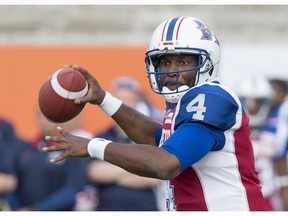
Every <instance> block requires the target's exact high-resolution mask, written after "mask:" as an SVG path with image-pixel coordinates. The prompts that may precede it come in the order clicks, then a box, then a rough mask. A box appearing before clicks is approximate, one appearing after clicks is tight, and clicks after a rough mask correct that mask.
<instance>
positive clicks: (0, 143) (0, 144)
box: [0, 119, 18, 211]
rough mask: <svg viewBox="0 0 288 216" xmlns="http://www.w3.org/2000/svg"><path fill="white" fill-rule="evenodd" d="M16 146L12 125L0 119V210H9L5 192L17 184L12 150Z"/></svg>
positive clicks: (16, 141) (14, 149) (11, 189)
mask: <svg viewBox="0 0 288 216" xmlns="http://www.w3.org/2000/svg"><path fill="white" fill-rule="evenodd" d="M17 146H18V139H17V137H16V135H15V133H14V127H13V125H12V123H10V122H9V121H8V120H6V119H0V210H2V211H7V210H10V206H9V204H8V203H7V201H6V199H5V195H6V193H8V192H10V191H13V190H14V189H15V188H16V185H17V178H16V177H15V175H14V169H13V161H14V159H15V157H14V152H15V151H16V148H17Z"/></svg>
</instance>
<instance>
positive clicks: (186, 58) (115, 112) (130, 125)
mask: <svg viewBox="0 0 288 216" xmlns="http://www.w3.org/2000/svg"><path fill="white" fill-rule="evenodd" d="M145 62H146V69H147V75H148V78H149V81H150V85H151V88H152V90H153V91H154V92H155V93H157V94H160V95H163V96H164V97H165V99H166V114H165V117H164V120H163V124H162V125H160V124H158V123H157V122H155V121H153V120H151V119H150V118H147V117H146V116H144V115H142V114H141V113H139V112H137V111H135V110H133V109H131V108H129V107H127V106H125V105H124V104H123V103H122V102H121V101H120V100H119V99H117V98H115V97H113V96H112V95H111V94H110V93H109V92H107V91H106V92H105V90H104V89H102V87H101V86H100V84H99V83H98V82H97V80H96V79H95V78H94V77H92V75H91V74H90V73H88V71H87V70H85V69H84V68H82V67H79V66H76V65H74V66H73V65H70V66H67V67H73V68H75V69H77V70H79V71H80V72H81V73H82V74H83V75H84V76H85V77H86V79H87V80H88V83H89V91H88V94H87V95H86V96H85V97H83V98H78V99H76V100H75V103H76V104H80V103H88V102H89V103H92V104H96V105H99V107H100V108H101V109H102V110H103V111H104V112H105V113H106V114H107V115H109V116H111V117H112V118H113V119H114V120H115V121H116V123H117V124H119V125H120V126H121V127H122V129H123V130H124V131H125V132H126V134H127V135H128V136H129V137H130V138H131V139H133V140H134V142H135V143H137V144H132V145H122V144H121V143H115V142H112V141H110V140H105V139H102V138H94V139H92V140H89V139H84V138H81V137H77V136H73V135H71V134H70V133H67V132H66V131H65V130H64V129H63V128H61V127H58V130H59V131H60V133H61V134H62V136H47V137H46V139H47V140H49V141H55V142H58V143H59V144H58V145H55V146H53V147H46V148H44V149H43V151H45V152H50V151H60V150H64V153H63V154H61V155H60V156H58V157H55V158H54V159H52V160H51V162H53V163H55V162H58V161H61V160H63V159H65V158H67V157H87V156H90V157H95V158H98V159H102V160H105V161H108V162H110V163H112V164H115V165H117V166H120V167H122V168H124V169H126V170H127V171H129V172H132V173H134V174H137V175H140V176H146V177H152V178H159V179H165V180H169V181H168V184H167V198H166V206H167V210H178V211H192V210H195V211H205V210H206V211H207V210H208V211H211V210H212V211H213V210H214V211H215V210H220V211H223V210H230V211H242V210H243V211H249V210H257V211H261V210H265V204H264V201H263V195H262V192H261V185H260V183H259V179H258V176H257V172H256V171H255V167H254V156H253V150H252V144H251V140H250V129H249V119H248V117H247V115H246V113H245V112H244V109H243V108H242V105H241V103H240V101H239V99H238V98H237V96H236V94H235V93H233V92H232V91H231V90H229V89H228V88H226V87H224V86H222V85H221V84H219V82H218V81H217V80H218V79H217V78H218V76H217V75H218V67H219V63H220V45H219V42H218V40H217V38H216V37H215V35H214V33H213V32H212V30H211V29H210V28H209V27H208V26H207V25H205V24H204V23H203V22H202V21H200V20H198V19H195V18H192V17H187V16H181V17H173V18H171V19H168V20H166V21H164V22H163V23H161V24H160V25H159V26H158V27H157V28H156V29H155V31H154V33H153V34H152V38H151V42H150V46H149V49H148V51H147V52H146V57H145ZM231 73H233V72H232V71H231Z"/></svg>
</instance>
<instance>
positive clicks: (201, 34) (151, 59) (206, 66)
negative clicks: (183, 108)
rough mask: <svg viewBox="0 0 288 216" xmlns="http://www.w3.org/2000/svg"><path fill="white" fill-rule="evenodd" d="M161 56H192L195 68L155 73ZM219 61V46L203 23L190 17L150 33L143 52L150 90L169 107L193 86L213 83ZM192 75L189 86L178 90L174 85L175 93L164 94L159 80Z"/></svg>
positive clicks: (174, 19) (176, 18) (179, 19)
mask: <svg viewBox="0 0 288 216" xmlns="http://www.w3.org/2000/svg"><path fill="white" fill-rule="evenodd" d="M163 55H194V56H197V57H198V66H196V67H194V68H189V69H185V70H181V71H167V72H163V71H161V72H159V58H160V57H161V56H163ZM219 58H220V47H219V43H218V41H217V39H216V37H215V36H214V34H213V33H212V31H211V30H209V29H208V28H207V27H206V26H205V24H204V23H202V22H201V21H199V20H197V19H194V18H192V17H174V18H171V19H169V20H167V21H165V22H163V23H161V24H160V25H159V26H158V27H157V28H156V30H155V31H154V33H153V35H152V38H151V42H150V46H149V49H148V51H147V52H146V57H145V62H146V71H147V74H148V78H149V81H150V86H151V88H152V90H153V91H154V92H155V93H157V94H161V95H164V96H165V98H166V101H167V102H169V103H177V102H178V100H179V98H180V96H181V95H182V94H183V93H184V92H186V91H187V90H188V89H189V88H191V87H193V86H194V85H197V84H201V83H203V82H209V81H214V80H216V79H217V70H218V65H219ZM187 71H196V79H195V83H194V85H193V86H186V87H185V88H183V87H181V86H180V85H179V84H178V83H176V90H175V91H167V88H165V87H164V88H163V86H162V85H161V82H160V79H159V76H160V75H164V74H170V73H173V74H176V75H177V81H178V77H179V76H180V75H181V73H183V72H187Z"/></svg>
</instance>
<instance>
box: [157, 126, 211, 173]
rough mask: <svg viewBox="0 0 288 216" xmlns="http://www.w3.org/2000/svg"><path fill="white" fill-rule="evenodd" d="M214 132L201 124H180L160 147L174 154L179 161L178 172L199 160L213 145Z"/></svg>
mask: <svg viewBox="0 0 288 216" xmlns="http://www.w3.org/2000/svg"><path fill="white" fill-rule="evenodd" d="M215 142H216V139H215V136H214V134H213V133H212V132H211V131H210V130H209V129H208V128H207V127H204V126H203V125H200V124H191V123H184V124H182V125H181V126H180V127H179V128H178V129H177V130H176V131H175V132H174V133H173V134H172V135H171V136H170V138H169V139H168V140H166V142H164V144H163V145H162V146H161V148H163V149H165V150H166V151H168V152H170V153H171V154H173V155H175V156H176V157H177V158H178V160H179V162H180V172H182V171H183V170H184V169H186V168H187V167H189V166H191V165H192V164H194V163H196V162H197V161H199V160H200V159H201V158H202V157H204V156H205V155H206V154H207V153H208V152H209V151H211V150H212V149H213V146H215Z"/></svg>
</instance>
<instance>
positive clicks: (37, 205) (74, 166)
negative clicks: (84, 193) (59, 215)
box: [8, 111, 90, 211]
mask: <svg viewBox="0 0 288 216" xmlns="http://www.w3.org/2000/svg"><path fill="white" fill-rule="evenodd" d="M37 123H38V126H39V135H38V136H37V137H36V138H35V140H34V141H32V142H31V143H26V145H25V148H24V149H22V150H21V151H20V152H19V153H18V154H17V157H16V161H15V164H14V166H15V174H16V176H17V180H18V185H17V188H16V190H15V191H14V192H13V193H11V194H9V196H8V199H9V203H10V206H11V208H12V210H17V211H33V210H35V211H70V210H73V209H74V205H75V200H76V195H77V193H78V192H79V191H80V190H82V189H83V187H84V186H85V184H86V177H85V175H86V165H87V160H81V159H79V158H69V159H67V160H65V161H63V162H61V163H59V164H52V163H51V162H50V159H51V158H53V157H55V154H59V153H53V152H51V153H49V154H46V153H44V152H42V150H41V149H42V148H43V147H44V146H51V145H54V143H49V142H47V141H46V140H45V136H46V135H48V134H49V135H51V134H58V132H57V130H56V126H58V125H59V126H62V127H63V128H66V129H67V131H69V132H71V133H73V134H76V135H80V136H84V137H90V134H89V133H88V132H86V131H83V130H81V129H80V127H81V124H80V116H77V117H76V118H75V119H72V120H70V121H69V122H67V123H62V124H55V123H51V122H50V121H48V120H47V119H46V118H45V117H44V116H43V115H42V114H41V112H40V111H38V112H37Z"/></svg>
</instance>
